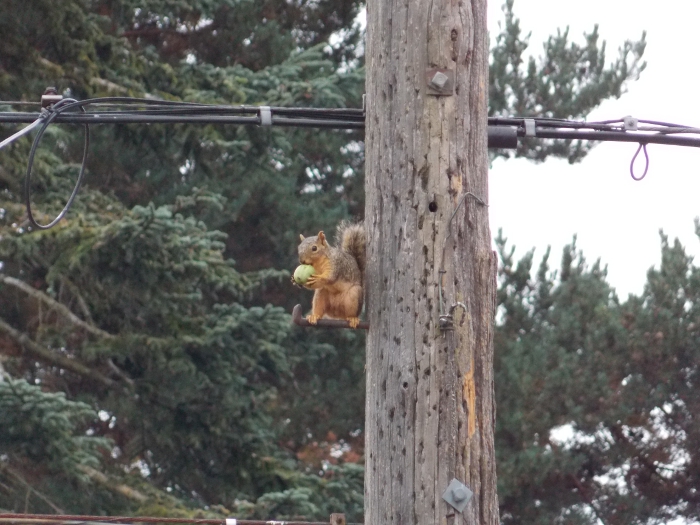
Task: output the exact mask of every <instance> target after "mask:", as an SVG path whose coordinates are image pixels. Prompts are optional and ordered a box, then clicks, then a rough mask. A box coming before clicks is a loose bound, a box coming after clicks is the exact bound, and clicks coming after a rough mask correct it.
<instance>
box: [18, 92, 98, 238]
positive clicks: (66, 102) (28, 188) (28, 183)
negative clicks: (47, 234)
mask: <svg viewBox="0 0 700 525" xmlns="http://www.w3.org/2000/svg"><path fill="white" fill-rule="evenodd" d="M77 104H78V102H77V101H76V100H74V99H70V98H66V99H63V100H61V101H60V102H57V103H56V104H54V105H53V106H52V107H51V109H50V110H48V116H47V117H46V118H45V119H44V120H43V122H42V123H41V127H40V128H39V131H38V132H37V134H36V137H34V142H33V143H32V147H31V149H30V150H29V160H28V162H27V175H26V177H25V178H24V198H25V204H26V206H27V218H28V220H29V224H30V226H31V228H32V229H36V230H48V229H49V228H52V227H53V226H55V225H56V224H58V222H59V221H60V220H61V219H63V217H65V215H66V213H68V210H70V208H71V206H72V205H73V201H74V200H75V198H76V197H77V196H78V191H79V190H80V186H81V184H82V182H83V178H84V177H85V166H86V164H87V156H88V150H89V149H90V128H89V126H88V125H87V124H85V140H84V142H85V146H84V148H83V160H82V162H81V164H80V171H79V172H78V180H77V181H76V182H75V187H74V188H73V191H72V192H71V194H70V197H68V201H67V202H66V205H65V206H64V207H63V210H61V212H60V213H59V214H58V215H57V216H56V217H55V218H54V219H53V220H52V221H51V222H49V223H48V224H39V223H38V222H37V221H36V219H35V218H34V213H33V212H32V202H31V196H32V167H33V166H34V157H35V155H36V150H37V149H38V148H39V143H40V142H41V138H42V137H43V136H44V132H45V131H46V130H47V128H48V127H49V125H50V124H51V122H53V120H54V119H55V118H56V117H57V116H58V115H60V114H61V112H62V111H63V110H65V109H68V108H70V107H75V105H77ZM78 107H80V109H81V111H82V112H83V113H85V108H84V107H83V106H78Z"/></svg>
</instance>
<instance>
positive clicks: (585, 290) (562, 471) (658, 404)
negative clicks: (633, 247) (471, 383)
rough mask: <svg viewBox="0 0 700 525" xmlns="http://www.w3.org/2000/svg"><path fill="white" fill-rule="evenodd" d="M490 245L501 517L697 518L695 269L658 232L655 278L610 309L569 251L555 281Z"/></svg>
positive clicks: (699, 354)
mask: <svg viewBox="0 0 700 525" xmlns="http://www.w3.org/2000/svg"><path fill="white" fill-rule="evenodd" d="M698 233H699V234H700V231H699V232H698ZM498 245H499V248H500V251H501V255H502V257H503V262H504V264H503V267H502V270H501V286H500V297H499V299H500V304H501V309H502V310H501V314H502V316H503V319H502V322H501V323H500V326H499V328H498V336H497V344H496V357H497V363H496V370H497V376H496V390H497V398H498V414H499V418H498V430H497V445H496V450H497V453H498V460H499V463H498V468H499V500H500V502H501V508H502V516H501V517H502V519H503V522H504V523H543V524H544V523H557V522H558V521H557V520H562V521H561V522H564V523H590V524H594V523H598V521H597V518H598V517H599V518H600V519H601V520H602V521H603V522H604V523H610V524H618V523H619V524H623V523H638V524H643V523H644V524H646V523H666V522H668V521H670V520H671V519H672V518H674V517H677V516H685V517H687V518H689V519H691V520H694V519H697V518H698V516H700V505H698V499H697V496H696V494H697V491H698V488H699V487H700V479H698V476H697V465H698V462H699V461H700V458H698V451H699V450H700V441H699V440H698V438H700V426H698V423H697V418H696V417H694V415H693V414H697V413H698V412H697V411H698V410H699V409H700V399H699V398H698V396H697V388H698V385H697V384H696V383H697V377H698V363H700V350H698V348H700V347H699V346H698V344H697V337H698V336H697V326H700V318H698V314H699V313H700V311H698V308H697V305H696V304H697V302H698V300H699V299H700V295H699V293H700V288H699V287H698V282H700V281H699V280H698V275H700V274H699V272H700V270H698V268H696V267H695V266H693V265H692V262H691V259H690V258H689V257H688V256H687V255H686V254H685V252H684V250H683V248H682V247H681V246H680V244H679V243H678V241H676V242H675V243H674V244H673V245H671V244H670V243H669V242H668V239H667V238H666V237H663V236H662V264H661V267H660V269H659V270H650V271H649V274H648V284H647V286H646V288H645V291H644V293H643V294H642V296H641V297H630V298H629V300H628V301H627V302H626V303H624V304H620V302H619V301H618V299H617V297H616V296H615V294H614V292H613V291H612V289H611V288H610V287H609V285H608V284H607V283H606V282H605V271H604V270H601V268H600V265H599V263H595V264H594V265H593V266H590V267H589V266H588V265H587V264H586V263H585V260H584V259H583V257H582V255H581V254H580V253H577V252H576V250H575V246H574V245H572V246H570V247H567V248H566V249H565V250H564V255H563V258H562V264H561V269H560V270H559V272H558V273H551V272H550V271H549V268H548V265H547V256H545V258H544V259H543V261H542V264H541V265H540V268H539V270H538V271H537V274H536V275H535V276H532V275H531V265H532V253H530V254H528V255H527V256H526V257H525V258H524V259H523V260H522V261H520V263H519V264H517V265H516V264H515V263H514V261H513V259H512V252H507V251H506V250H505V241H504V240H503V239H499V241H498ZM564 429H565V430H566V431H565V432H564V433H563V434H562V433H561V432H562V430H564Z"/></svg>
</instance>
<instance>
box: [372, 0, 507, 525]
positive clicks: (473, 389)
mask: <svg viewBox="0 0 700 525" xmlns="http://www.w3.org/2000/svg"><path fill="white" fill-rule="evenodd" d="M366 61H367V83H366V92H367V118H366V133H365V151H366V185H365V189H366V210H365V223H366V226H367V232H368V239H369V243H368V266H367V298H368V305H367V308H368V319H369V324H370V329H369V336H368V342H367V385H368V386H367V389H368V390H367V420H366V440H367V441H366V480H365V522H366V523H371V524H372V525H383V524H411V525H413V524H429V523H436V524H437V523H440V524H442V523H445V524H452V523H465V524H466V523H469V524H487V525H492V524H493V525H495V524H497V523H498V504H497V497H496V473H495V456H494V450H493V432H494V419H495V407H494V395H493V355H492V352H493V322H494V311H495V270H496V266H495V264H496V260H495V255H494V254H493V253H492V251H491V234H490V231H489V225H488V211H487V208H486V206H484V205H482V204H480V203H479V202H478V200H477V199H475V198H473V197H472V196H469V195H467V196H466V199H465V200H464V203H463V204H462V205H461V206H460V207H459V209H457V206H458V204H459V203H460V201H461V200H462V198H463V197H464V196H465V193H467V192H470V193H472V194H473V195H476V196H478V197H479V198H481V199H482V200H483V201H486V202H488V184H487V174H488V154H487V144H486V143H487V106H486V105H487V93H488V77H487V75H488V46H487V35H486V1H485V0H471V1H469V0H411V1H407V0H404V1H402V2H399V1H395V0H369V1H368V6H367V42H366ZM428 68H447V69H451V70H452V71H454V75H455V81H454V93H453V95H451V96H435V95H429V94H428V93H427V82H426V70H427V69H428ZM456 209H457V212H456V214H455V216H454V220H453V222H452V227H451V230H448V228H449V226H448V222H449V220H450V217H451V216H452V214H453V212H454V211H455V210H456ZM448 231H451V233H448ZM448 235H449V238H448ZM441 280H442V281H441ZM440 281H441V282H442V286H443V294H444V297H445V303H446V304H445V308H449V307H450V306H451V305H452V304H453V303H456V302H458V301H459V302H463V303H464V304H465V305H466V306H467V312H466V314H465V313H464V312H462V310H461V309H457V310H456V313H455V320H456V322H455V330H454V331H452V332H446V333H445V334H442V333H441V332H440V330H439V326H438V316H439V315H440V313H441V312H440V304H439V298H438V296H439V292H438V287H439V282H440ZM453 477H456V478H458V479H459V480H460V481H463V482H465V483H466V484H467V485H468V486H469V487H470V488H471V490H472V491H473V492H474V497H473V499H472V500H471V501H470V502H469V505H468V506H467V508H466V509H465V510H464V512H463V513H462V514H459V513H455V511H454V509H452V507H450V506H449V505H448V504H447V503H445V502H444V501H443V500H442V497H441V496H442V493H443V492H444V490H445V488H446V487H447V485H448V484H449V482H450V480H451V479H452V478H453Z"/></svg>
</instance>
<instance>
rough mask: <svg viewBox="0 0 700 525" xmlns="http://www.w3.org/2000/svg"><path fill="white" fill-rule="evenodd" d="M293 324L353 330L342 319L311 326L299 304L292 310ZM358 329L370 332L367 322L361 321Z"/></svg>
mask: <svg viewBox="0 0 700 525" xmlns="http://www.w3.org/2000/svg"><path fill="white" fill-rule="evenodd" d="M292 322H293V323H294V324H295V325H297V326H304V327H310V328H351V326H350V323H348V322H347V321H343V320H342V319H319V320H318V321H316V324H311V323H310V322H309V321H307V320H306V318H305V317H304V316H303V315H302V314H301V305H300V304H298V305H296V306H295V307H294V309H293V310H292ZM357 328H362V329H363V330H369V323H368V322H367V321H360V324H358V325H357Z"/></svg>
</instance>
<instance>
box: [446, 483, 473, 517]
mask: <svg viewBox="0 0 700 525" xmlns="http://www.w3.org/2000/svg"><path fill="white" fill-rule="evenodd" d="M473 495H474V493H473V492H472V491H471V490H469V487H467V486H466V485H465V484H464V483H462V482H461V481H459V480H458V479H456V478H455V479H453V480H452V481H450V484H449V485H448V486H447V490H446V491H445V493H444V494H443V495H442V499H444V500H445V501H446V502H447V503H449V504H450V505H451V506H452V507H454V509H455V510H456V511H457V512H462V511H463V510H464V509H465V507H466V506H467V503H469V500H470V499H472V496H473Z"/></svg>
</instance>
